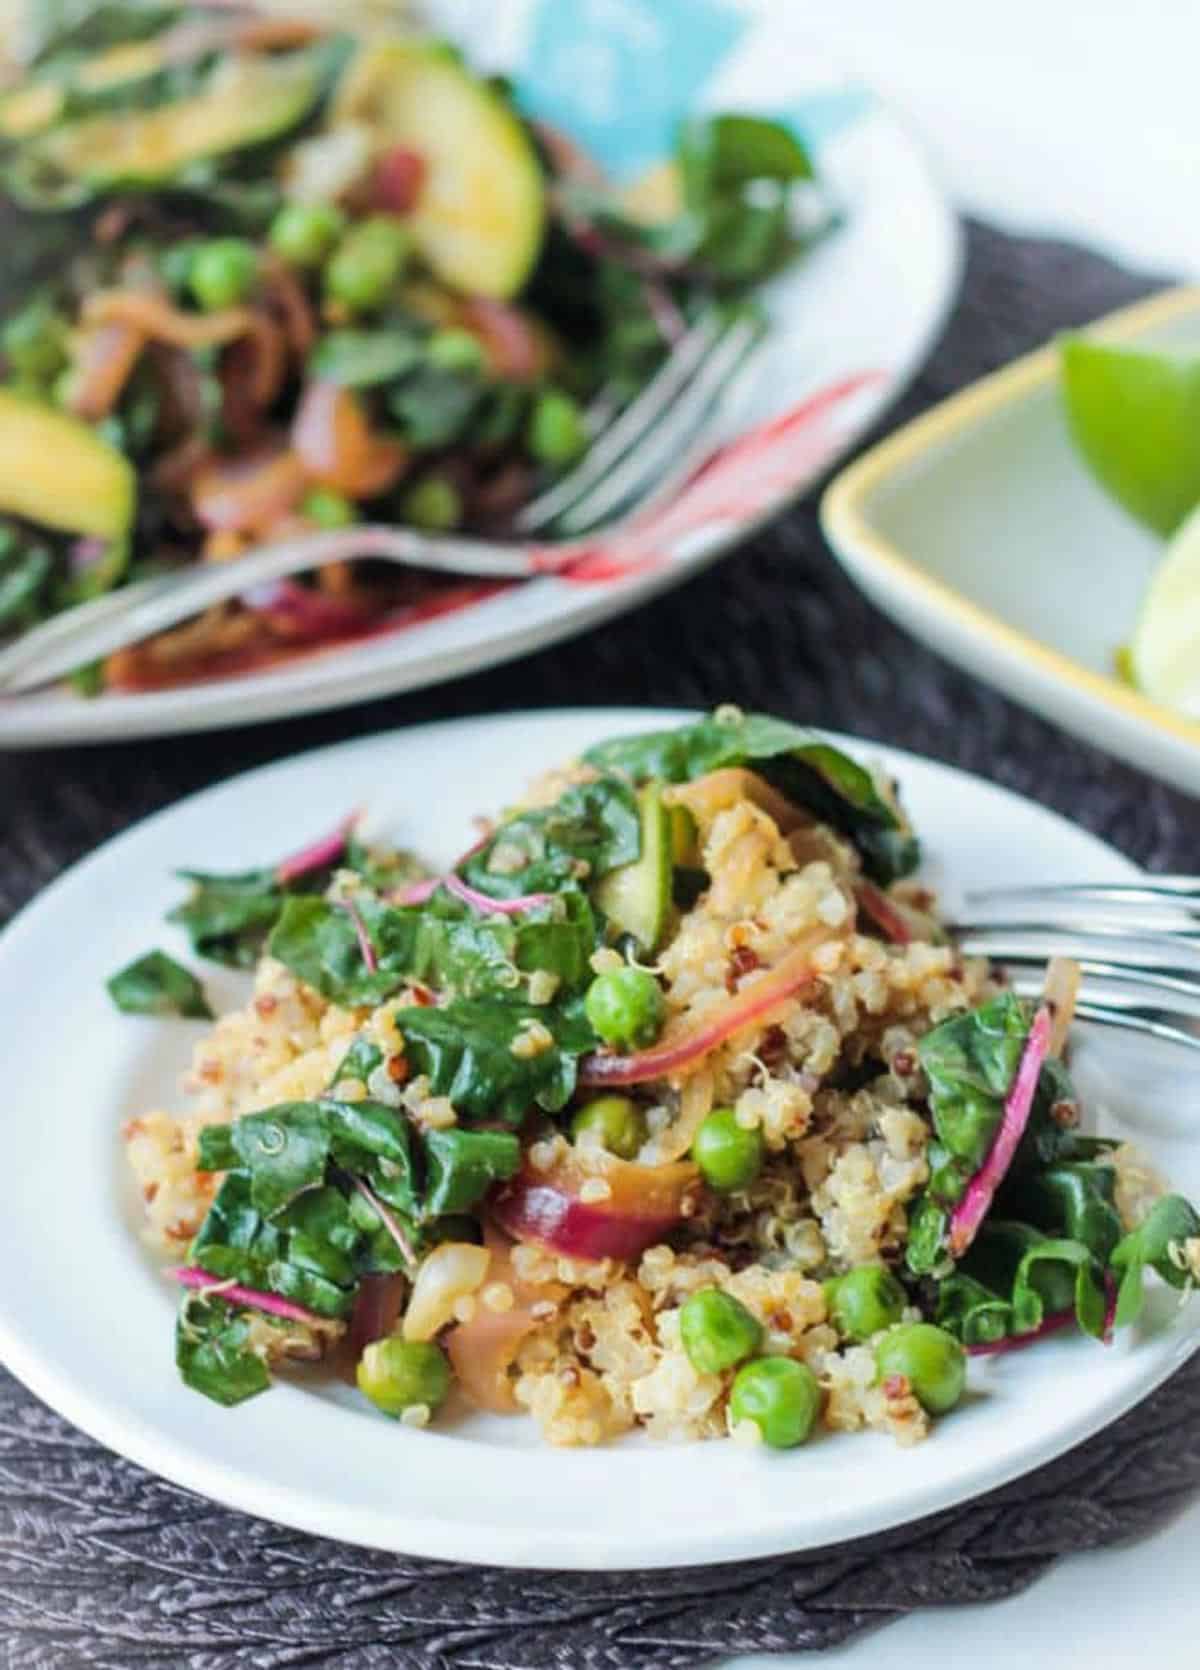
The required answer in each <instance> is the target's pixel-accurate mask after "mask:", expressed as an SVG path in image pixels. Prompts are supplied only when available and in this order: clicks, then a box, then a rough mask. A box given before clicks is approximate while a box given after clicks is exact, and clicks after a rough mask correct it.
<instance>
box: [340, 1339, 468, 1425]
mask: <svg viewBox="0 0 1200 1670" xmlns="http://www.w3.org/2000/svg"><path fill="white" fill-rule="evenodd" d="M357 1379H358V1389H359V1391H360V1392H361V1393H362V1394H363V1396H364V1397H368V1398H370V1400H371V1402H372V1403H373V1404H374V1405H375V1407H376V1408H377V1409H382V1410H383V1412H384V1414H385V1415H402V1414H403V1413H404V1411H405V1410H406V1409H412V1408H415V1406H416V1405H417V1404H421V1403H423V1404H424V1405H425V1406H426V1408H428V1409H431V1410H433V1409H436V1408H437V1407H438V1405H439V1404H440V1403H442V1402H443V1401H444V1399H445V1396H446V1393H447V1392H448V1391H449V1390H450V1365H449V1363H447V1361H446V1359H445V1357H444V1356H443V1354H442V1352H441V1351H440V1350H439V1349H438V1347H437V1346H436V1345H433V1344H431V1343H426V1342H424V1341H418V1340H407V1339H400V1338H399V1337H398V1336H397V1335H393V1336H392V1337H391V1338H390V1339H381V1340H376V1342H375V1344H374V1345H368V1346H367V1349H366V1350H365V1351H364V1352H363V1354H362V1356H361V1357H360V1358H359V1360H358V1374H357Z"/></svg>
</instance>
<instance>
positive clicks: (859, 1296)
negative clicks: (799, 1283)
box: [825, 1264, 908, 1340]
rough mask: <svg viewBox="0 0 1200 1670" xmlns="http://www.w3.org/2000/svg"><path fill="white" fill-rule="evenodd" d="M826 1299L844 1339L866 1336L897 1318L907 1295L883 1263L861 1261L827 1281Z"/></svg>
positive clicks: (830, 1312)
mask: <svg viewBox="0 0 1200 1670" xmlns="http://www.w3.org/2000/svg"><path fill="white" fill-rule="evenodd" d="M825 1301H826V1304H827V1306H828V1309H829V1315H830V1317H831V1319H832V1321H833V1324H834V1327H835V1328H836V1329H837V1331H838V1333H839V1334H840V1335H841V1336H842V1338H843V1339H852V1340H867V1339H870V1338H871V1336H872V1334H878V1333H880V1332H881V1330H882V1329H884V1328H890V1327H892V1325H893V1324H894V1323H896V1322H899V1320H900V1318H901V1316H902V1315H903V1313H904V1306H905V1304H906V1303H907V1302H908V1301H907V1295H906V1294H905V1292H904V1289H903V1288H902V1287H901V1286H900V1283H899V1282H898V1281H897V1280H896V1278H895V1276H893V1275H892V1273H891V1271H890V1270H885V1269H884V1267H883V1265H882V1264H860V1265H859V1266H858V1268H857V1269H856V1270H850V1271H848V1272H847V1273H846V1275H844V1276H839V1277H837V1279H836V1280H834V1281H831V1282H826V1284H825Z"/></svg>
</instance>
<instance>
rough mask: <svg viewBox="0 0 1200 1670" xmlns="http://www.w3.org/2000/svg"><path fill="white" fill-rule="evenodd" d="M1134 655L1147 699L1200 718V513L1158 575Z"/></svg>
mask: <svg viewBox="0 0 1200 1670" xmlns="http://www.w3.org/2000/svg"><path fill="white" fill-rule="evenodd" d="M1130 653H1131V659H1132V662H1133V675H1134V679H1135V681H1136V683H1137V684H1138V685H1139V686H1140V687H1141V688H1142V689H1143V690H1144V691H1145V693H1146V694H1147V696H1150V697H1151V698H1152V699H1153V700H1154V701H1156V702H1162V704H1163V706H1164V707H1173V708H1176V709H1177V710H1178V711H1179V712H1180V713H1186V714H1187V715H1188V716H1189V717H1190V718H1195V719H1200V510H1198V511H1195V512H1193V514H1192V515H1191V516H1189V517H1188V519H1187V521H1186V522H1185V523H1184V524H1183V526H1182V527H1181V528H1180V530H1179V532H1178V533H1177V534H1176V535H1175V537H1174V539H1173V540H1172V541H1171V543H1170V545H1168V547H1167V554H1166V556H1165V557H1164V558H1163V560H1162V563H1161V564H1160V566H1159V567H1158V569H1157V570H1156V571H1155V574H1154V578H1153V579H1152V580H1151V582H1150V586H1149V589H1148V590H1147V592H1146V596H1145V599H1144V601H1143V603H1142V611H1141V614H1140V615H1139V617H1138V623H1137V628H1136V630H1135V631H1134V634H1133V642H1132V643H1131V645H1130Z"/></svg>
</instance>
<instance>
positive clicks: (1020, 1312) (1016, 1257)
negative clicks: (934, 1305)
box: [937, 1219, 1107, 1345]
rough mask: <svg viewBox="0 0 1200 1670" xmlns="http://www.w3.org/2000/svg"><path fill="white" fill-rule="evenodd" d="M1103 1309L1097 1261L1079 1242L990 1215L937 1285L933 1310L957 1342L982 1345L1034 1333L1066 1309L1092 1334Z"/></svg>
mask: <svg viewBox="0 0 1200 1670" xmlns="http://www.w3.org/2000/svg"><path fill="white" fill-rule="evenodd" d="M1106 1308H1107V1305H1106V1298H1105V1289H1104V1267H1103V1263H1102V1261H1101V1260H1100V1259H1098V1258H1096V1257H1095V1256H1094V1255H1093V1253H1092V1252H1091V1250H1090V1249H1089V1248H1088V1247H1086V1246H1085V1245H1084V1244H1083V1242H1082V1241H1076V1240H1074V1239H1072V1238H1071V1237H1069V1236H1048V1235H1043V1234H1042V1232H1041V1231H1040V1230H1038V1229H1035V1228H1034V1227H1033V1225H1032V1224H1026V1223H1019V1222H1015V1221H1009V1220H1005V1219H997V1220H992V1219H989V1220H988V1221H987V1222H986V1223H985V1224H984V1225H983V1227H982V1228H981V1230H980V1231H979V1234H978V1235H977V1237H976V1239H975V1242H974V1243H973V1245H972V1247H971V1249H970V1251H969V1252H968V1253H967V1255H966V1257H965V1258H964V1259H963V1261H962V1263H961V1264H960V1265H959V1266H958V1268H957V1269H956V1270H955V1271H954V1273H953V1274H952V1275H951V1276H949V1277H947V1278H946V1280H945V1281H943V1282H942V1283H941V1285H940V1287H939V1293H938V1309H937V1314H938V1321H939V1322H940V1323H941V1325H942V1326H944V1327H947V1328H949V1329H950V1331H951V1332H952V1333H955V1334H956V1335H957V1336H958V1337H959V1338H960V1339H962V1341H963V1343H964V1344H966V1345H987V1344H991V1343H993V1342H994V1341H996V1340H998V1339H1003V1338H1005V1337H1006V1336H1008V1335H1019V1334H1028V1333H1033V1332H1035V1331H1036V1330H1037V1329H1039V1328H1040V1327H1041V1326H1042V1325H1043V1323H1044V1322H1046V1321H1047V1320H1048V1319H1049V1318H1051V1317H1054V1316H1059V1315H1061V1314H1062V1313H1063V1312H1065V1311H1072V1312H1073V1313H1074V1315H1075V1319H1076V1321H1077V1322H1078V1323H1079V1326H1080V1327H1081V1328H1082V1329H1083V1330H1084V1332H1085V1333H1088V1334H1091V1335H1092V1336H1093V1337H1094V1338H1096V1339H1099V1338H1100V1337H1101V1336H1102V1335H1103V1332H1104V1320H1105V1311H1106Z"/></svg>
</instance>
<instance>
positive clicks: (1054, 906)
mask: <svg viewBox="0 0 1200 1670" xmlns="http://www.w3.org/2000/svg"><path fill="white" fill-rule="evenodd" d="M966 905H967V907H968V911H969V912H970V914H969V915H967V916H965V918H964V920H962V921H960V922H955V923H952V924H950V932H951V934H952V935H953V937H954V939H955V940H956V942H957V943H958V945H959V947H960V949H961V950H963V951H964V952H965V953H966V954H967V955H979V956H986V957H988V958H990V959H991V960H992V961H993V962H995V963H997V964H999V965H1000V966H1001V967H1004V968H1011V969H1013V970H1016V971H1018V973H1017V976H1016V980H1015V984H1016V985H1017V987H1018V990H1020V989H1022V987H1023V985H1024V984H1025V981H1024V978H1023V975H1022V974H1021V972H1020V971H1023V970H1040V969H1042V968H1044V966H1045V964H1046V962H1047V960H1048V958H1049V957H1051V956H1055V955H1057V956H1066V957H1070V958H1071V960H1072V961H1073V962H1075V963H1077V964H1078V965H1079V969H1080V971H1081V973H1082V975H1083V981H1084V984H1083V988H1082V989H1083V993H1084V998H1083V1001H1082V1002H1080V1003H1079V1004H1078V1005H1077V1006H1076V1010H1075V1013H1076V1015H1077V1017H1078V1018H1079V1019H1080V1020H1084V1021H1092V1022H1094V1023H1096V1024H1097V1025H1100V1026H1111V1027H1121V1028H1123V1029H1125V1030H1126V1031H1130V1032H1138V1033H1141V1034H1143V1035H1144V1036H1146V1037H1151V1038H1159V1039H1162V1040H1164V1041H1165V1042H1167V1043H1172V1044H1181V1045H1183V1046H1185V1047H1186V1048H1188V1049H1191V1050H1200V878H1197V877H1195V876H1147V877H1146V879H1145V881H1137V882H1063V883H1057V884H1055V883H1051V884H1040V883H1039V884H1035V885H1031V886H1028V887H1004V888H986V889H978V890H975V891H973V892H968V893H967V895H966Z"/></svg>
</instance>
